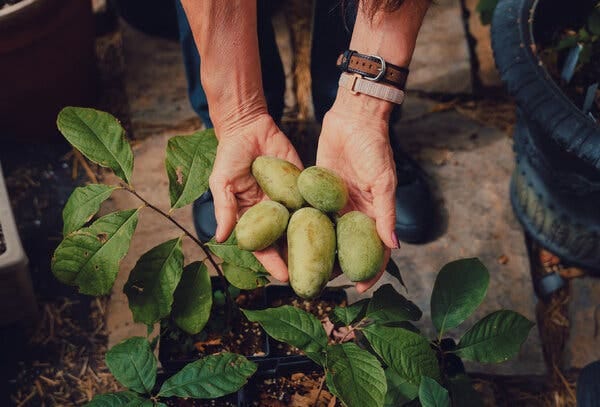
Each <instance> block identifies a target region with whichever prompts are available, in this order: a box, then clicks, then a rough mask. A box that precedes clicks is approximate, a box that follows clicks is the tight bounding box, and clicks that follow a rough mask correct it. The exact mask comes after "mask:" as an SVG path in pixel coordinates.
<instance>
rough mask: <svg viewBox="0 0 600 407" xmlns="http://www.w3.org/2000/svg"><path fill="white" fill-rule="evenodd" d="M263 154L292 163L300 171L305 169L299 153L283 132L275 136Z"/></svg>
mask: <svg viewBox="0 0 600 407" xmlns="http://www.w3.org/2000/svg"><path fill="white" fill-rule="evenodd" d="M263 153H265V154H267V155H273V156H275V157H278V158H281V159H284V160H286V161H289V162H291V163H292V164H294V165H295V166H296V167H298V168H299V169H301V170H302V169H304V164H302V160H300V156H299V155H298V152H297V151H296V149H295V148H294V146H293V145H292V143H290V141H289V139H288V138H287V137H286V135H285V134H283V132H281V131H279V133H277V134H276V135H275V136H274V139H273V140H271V142H269V143H267V144H266V146H265V151H263Z"/></svg>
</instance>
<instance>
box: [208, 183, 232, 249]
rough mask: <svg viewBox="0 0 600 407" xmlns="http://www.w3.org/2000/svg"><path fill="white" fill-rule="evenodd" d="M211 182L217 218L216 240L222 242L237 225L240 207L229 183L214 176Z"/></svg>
mask: <svg viewBox="0 0 600 407" xmlns="http://www.w3.org/2000/svg"><path fill="white" fill-rule="evenodd" d="M209 183H210V190H211V192H212V195H213V199H214V203H215V218H216V220H217V231H216V233H215V240H216V241H217V242H218V243H222V242H224V241H225V240H227V238H228V237H229V235H230V234H231V231H232V230H233V228H234V227H235V222H236V219H237V209H238V205H237V200H236V198H235V195H234V193H233V191H232V190H231V185H230V184H229V183H227V182H223V181H221V180H217V179H214V178H211V179H210V182H209Z"/></svg>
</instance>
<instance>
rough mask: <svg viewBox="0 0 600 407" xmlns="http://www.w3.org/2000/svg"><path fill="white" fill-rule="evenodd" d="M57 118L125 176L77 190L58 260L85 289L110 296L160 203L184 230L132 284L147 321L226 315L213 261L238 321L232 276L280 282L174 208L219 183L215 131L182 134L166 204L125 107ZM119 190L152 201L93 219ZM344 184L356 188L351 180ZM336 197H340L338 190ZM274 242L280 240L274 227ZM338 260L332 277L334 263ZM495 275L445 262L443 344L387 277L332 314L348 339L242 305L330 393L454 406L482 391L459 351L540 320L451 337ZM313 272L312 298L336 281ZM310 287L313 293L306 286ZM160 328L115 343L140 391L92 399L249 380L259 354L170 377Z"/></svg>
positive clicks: (351, 402) (194, 394)
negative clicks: (131, 135) (216, 294)
mask: <svg viewBox="0 0 600 407" xmlns="http://www.w3.org/2000/svg"><path fill="white" fill-rule="evenodd" d="M58 127H59V129H60V131H61V132H62V133H63V135H64V136H65V138H66V139H67V140H68V141H69V142H70V143H71V144H72V145H73V146H74V147H75V148H77V149H78V150H79V151H81V153H82V154H83V155H85V156H86V157H87V158H88V159H90V160H91V161H93V162H95V163H97V164H99V165H101V166H104V167H108V168H110V169H112V170H113V171H114V173H115V174H116V175H117V176H118V177H119V178H120V179H121V180H122V183H121V184H120V185H102V184H91V185H87V186H84V187H80V188H77V189H76V190H75V191H74V192H73V193H72V195H71V197H70V198H69V200H68V201H67V203H66V205H65V208H64V211H63V221H64V229H63V233H64V238H63V240H62V242H61V243H60V244H59V246H58V247H57V249H56V250H55V252H54V255H53V258H52V272H53V273H54V275H55V276H56V278H58V279H59V280H60V281H62V282H64V283H65V284H69V285H73V286H76V287H78V289H79V291H80V292H81V293H83V294H88V295H96V296H98V295H107V294H109V293H110V291H111V289H112V286H113V284H114V282H115V279H116V276H117V274H118V272H119V264H120V261H121V259H122V258H123V257H124V256H125V255H126V254H127V252H128V250H129V245H130V242H131V239H132V236H133V234H134V233H135V229H136V226H137V223H138V215H139V213H140V212H141V211H143V210H152V211H156V212H158V213H159V214H161V215H162V216H163V217H165V218H166V219H167V220H169V221H170V222H172V223H174V224H175V225H176V226H177V227H178V228H179V229H180V230H181V232H182V234H181V235H180V236H175V237H173V238H172V239H170V240H167V241H166V242H164V243H161V244H159V245H157V246H156V247H154V248H152V249H150V250H149V251H148V252H146V253H145V254H143V255H142V256H141V257H140V258H139V260H138V261H137V263H136V265H135V266H134V268H133V269H132V270H131V272H130V274H129V278H128V281H127V283H126V284H125V287H124V292H125V294H126V295H127V298H128V301H129V308H130V309H131V312H132V314H133V318H134V321H136V322H140V323H143V324H145V325H147V326H148V328H149V334H150V331H151V329H150V328H151V327H153V326H154V325H155V324H156V323H159V322H163V323H164V322H165V321H168V323H172V324H174V325H176V326H177V327H178V329H180V330H182V331H184V332H187V333H188V334H197V333H199V332H201V331H202V330H203V329H205V327H206V325H207V323H208V322H209V321H210V320H211V318H213V317H214V315H211V310H213V309H214V307H213V290H212V284H211V279H210V278H209V275H208V268H207V264H206V263H208V264H209V265H211V266H212V267H213V268H214V269H215V270H216V271H217V273H218V275H219V278H220V279H221V282H222V284H223V287H225V289H223V290H222V293H223V297H224V298H223V301H224V303H225V305H226V311H225V312H226V316H225V319H226V321H229V316H230V315H231V314H230V313H231V312H232V311H233V310H234V307H235V305H234V304H233V301H234V299H233V295H232V290H231V289H229V286H230V285H233V286H235V287H237V288H241V289H245V290H249V289H253V288H257V287H261V286H264V285H265V284H267V282H268V280H267V279H266V270H265V269H264V268H263V267H262V265H261V264H260V263H259V262H258V260H257V259H256V257H255V256H254V255H253V254H252V253H251V252H249V251H246V250H242V249H240V248H239V247H238V244H237V241H236V237H235V236H234V235H232V237H230V239H229V240H228V241H226V242H224V243H223V244H217V243H216V242H214V241H211V242H208V243H205V244H203V243H202V242H200V241H199V240H198V239H197V238H196V237H195V236H194V235H193V234H192V233H191V232H189V231H187V230H186V229H185V228H184V227H183V226H181V225H180V224H179V223H177V221H176V220H175V219H173V218H172V217H171V215H170V213H171V212H172V211H174V210H177V209H178V208H182V207H184V206H186V205H189V204H191V203H192V202H193V201H194V200H195V199H196V198H198V197H199V196H200V195H202V194H203V193H205V192H206V190H207V189H208V177H209V174H210V172H211V171H212V165H213V162H214V158H215V154H216V146H217V139H216V138H215V135H214V132H213V131H212V130H205V131H201V132H198V133H195V134H192V135H189V136H176V137H173V138H171V139H170V140H169V142H168V145H167V153H166V159H165V166H166V171H167V175H168V179H169V193H170V202H171V210H170V211H169V213H166V212H164V211H162V210H161V209H159V208H157V207H156V206H155V205H153V204H152V203H151V202H148V201H147V200H146V199H145V198H144V197H143V196H141V195H140V194H139V193H138V192H137V191H136V190H135V189H134V188H133V186H132V184H131V176H132V172H133V152H132V149H131V146H130V145H129V143H128V142H127V141H126V139H125V137H124V130H123V128H122V127H121V125H120V124H119V122H118V121H117V120H116V119H115V118H114V117H113V116H111V115H110V114H108V113H105V112H100V111H98V110H94V109H85V108H74V107H68V108H65V109H63V110H62V111H61V113H60V114H59V117H58ZM336 182H337V181H336ZM117 189H120V190H125V191H127V192H128V193H130V194H132V195H134V196H136V197H137V198H138V199H139V200H140V202H141V203H142V205H140V206H139V207H137V208H133V209H129V210H122V211H117V212H113V213H110V214H108V215H104V216H102V217H99V218H98V219H96V220H94V221H92V218H93V217H94V216H95V215H96V213H97V212H98V211H99V208H100V206H101V204H102V203H103V202H104V201H105V200H106V199H108V198H109V197H110V195H111V194H112V192H113V191H115V190H117ZM340 191H342V192H343V188H342V186H340ZM342 196H343V194H342ZM335 198H336V202H337V201H338V198H339V196H336V197H335ZM340 202H341V201H340ZM340 205H341V206H343V205H342V204H341V203H339V202H338V204H337V206H340ZM304 209H309V210H311V211H312V212H314V213H315V214H316V215H317V217H318V218H319V222H320V223H325V224H327V227H328V228H330V229H331V231H332V233H333V228H334V226H333V224H332V222H330V221H329V220H328V219H329V218H328V215H326V214H325V213H324V212H320V211H319V210H318V209H315V208H302V209H299V211H302V210H304ZM278 210H279V209H278ZM325 210H329V209H327V208H324V209H323V211H325ZM296 213H298V212H296ZM321 220H322V222H321ZM328 222H329V223H328ZM361 222H362V221H361ZM330 223H331V224H330ZM367 226H369V225H368V224H367V223H363V224H362V227H364V229H365V230H366V232H365V233H366V236H367V238H369V239H373V242H371V243H372V245H373V246H374V247H376V248H377V245H376V243H377V241H375V240H374V238H373V236H372V233H371V229H370V227H367ZM280 229H281V228H280ZM296 233H297V231H296ZM296 238H297V239H299V237H298V236H296ZM183 239H190V240H192V241H193V242H194V243H196V244H197V245H198V246H199V247H200V248H201V250H203V251H204V253H205V255H206V258H205V259H204V260H203V261H194V262H191V263H189V264H187V265H185V264H184V261H185V260H184V253H183V249H182V241H183ZM268 241H269V242H270V243H269V244H271V243H273V241H274V238H273V236H269V239H268ZM265 244H266V243H265ZM333 246H335V242H334V244H333ZM325 247H326V249H327V250H328V252H327V253H325V254H326V256H327V258H328V259H329V258H330V257H334V256H335V253H334V252H332V253H330V252H329V250H330V249H331V247H329V246H328V245H326V246H325ZM377 250H379V249H377ZM209 251H210V252H212V253H213V254H215V255H216V256H218V257H220V258H221V259H222V263H220V264H217V262H215V260H214V259H213V258H212V257H211V254H210V253H209ZM298 253H300V254H301V253H302V252H301V251H299V252H298ZM380 254H381V253H379V251H378V252H377V253H376V255H377V256H379V255H380ZM301 260H302V259H301V257H297V259H296V261H298V262H299V264H300V266H301V267H307V266H306V265H305V264H302V262H301ZM309 266H310V267H312V264H311V265H309ZM367 266H368V270H367V271H369V272H372V271H373V270H371V269H376V267H375V266H373V265H371V264H368V265H367ZM342 268H343V265H342ZM388 268H389V269H390V270H391V272H392V274H393V275H394V276H395V277H397V278H398V279H399V280H400V281H401V277H400V274H399V271H398V270H396V269H394V267H392V266H390V267H388ZM313 269H314V268H313ZM317 271H318V270H317ZM325 271H326V273H325V272H324V274H327V277H329V276H330V275H331V270H325ZM375 271H376V270H375ZM320 277H322V276H320ZM488 280H489V276H488V272H487V270H486V269H485V267H484V266H483V265H482V264H481V263H480V262H479V261H478V260H476V259H467V260H461V261H456V262H453V263H450V264H448V265H446V266H445V267H444V268H443V269H442V271H441V272H440V274H439V275H438V278H437V280H436V284H435V287H434V290H433V294H432V302H431V305H432V318H433V322H434V325H435V326H436V328H437V329H438V332H439V336H438V338H436V339H434V340H432V341H429V340H427V339H426V338H424V337H423V336H421V335H420V334H419V333H418V329H417V328H416V327H415V325H413V323H412V322H415V321H417V320H419V319H420V318H421V311H420V310H419V308H417V307H416V306H415V305H414V304H413V303H412V302H410V301H408V300H407V299H406V298H404V297H403V296H402V295H400V294H399V293H397V292H396V291H395V290H394V289H393V288H392V286H391V285H386V286H383V287H381V288H380V289H379V290H378V291H377V292H376V293H375V295H374V296H373V298H372V299H370V300H363V301H360V302H359V303H356V304H354V305H352V306H350V307H336V308H334V310H333V312H332V314H331V315H330V319H331V320H333V321H335V322H336V323H337V325H338V326H339V327H345V328H346V334H345V335H343V337H340V338H339V339H338V340H337V341H336V342H335V343H328V339H327V335H326V333H325V330H324V328H323V326H322V324H321V322H320V321H319V320H318V319H317V318H316V317H315V316H313V315H311V314H309V313H307V312H305V311H302V310H300V309H298V308H295V307H293V306H282V307H278V308H269V309H265V310H260V311H258V310H251V309H243V310H242V312H243V313H244V314H245V316H246V317H247V319H248V320H249V321H251V322H255V323H259V324H260V325H262V326H263V328H264V329H265V331H266V332H267V333H268V334H269V335H271V336H272V337H273V338H275V339H277V340H279V341H283V342H286V343H288V344H290V345H292V346H295V347H297V348H299V349H301V350H302V351H303V352H304V353H305V354H306V355H307V356H308V357H309V358H310V359H312V360H313V361H314V362H316V363H317V364H319V365H321V366H322V367H323V368H324V369H325V372H326V382H327V386H328V388H329V390H330V391H331V392H332V393H333V394H334V395H336V396H337V397H338V398H339V400H341V401H342V402H343V403H344V404H345V405H347V406H361V407H362V406H383V405H386V404H387V405H399V404H401V403H403V402H404V401H410V400H413V399H415V398H416V397H417V396H418V398H419V399H420V402H421V404H422V405H424V406H426V407H427V406H439V405H449V403H450V398H453V399H455V400H459V399H460V397H463V396H464V394H465V392H466V393H469V392H470V393H472V388H471V387H470V385H469V384H468V378H467V377H466V376H465V375H464V369H463V368H462V363H461V361H460V359H459V357H462V358H464V359H468V360H475V361H479V362H499V361H503V360H506V359H507V358H509V357H510V356H512V355H514V354H515V353H516V352H517V351H518V350H519V348H520V345H521V344H522V342H523V341H524V340H525V338H526V337H527V334H528V332H529V330H530V328H531V326H532V323H531V322H529V321H528V320H527V319H525V318H524V317H522V316H521V315H519V314H517V313H515V312H512V311H498V312H495V313H492V314H490V315H488V316H487V317H485V318H484V319H482V320H481V321H479V322H477V323H476V324H475V325H474V326H473V327H472V328H471V329H470V330H468V331H467V332H466V333H465V334H464V335H463V336H462V338H461V339H460V341H459V343H458V344H455V343H454V341H452V340H451V339H447V338H444V334H445V332H446V331H447V330H448V329H451V328H454V327H456V326H458V325H459V324H460V323H462V322H463V321H464V320H465V319H467V318H468V317H469V315H470V314H471V313H472V312H473V311H474V310H475V309H476V308H477V307H478V306H479V304H480V303H481V301H482V300H483V298H484V296H485V293H486V290H487V284H488ZM309 283H310V282H309ZM309 283H307V284H305V285H300V286H298V285H296V286H295V287H294V285H293V284H292V287H293V288H294V289H295V290H299V291H300V293H301V294H304V293H307V292H308V293H307V294H306V297H311V298H313V297H314V296H315V295H316V294H318V293H319V292H320V290H321V288H322V286H323V285H324V284H323V283H322V282H321V281H320V280H319V281H317V282H316V283H310V284H309ZM306 286H308V291H305V290H304V288H306ZM233 291H234V292H235V290H233ZM218 318H219V317H217V318H215V319H218ZM149 334H148V335H149ZM156 339H157V338H154V339H153V340H150V339H149V338H147V337H146V338H144V337H134V338H129V339H126V340H125V341H123V342H121V343H119V344H117V345H115V346H114V347H113V348H111V349H110V350H109V351H108V352H107V355H106V364H107V366H108V368H109V369H110V371H111V373H112V374H113V375H114V376H115V378H116V379H117V380H118V381H119V382H120V383H121V384H122V385H123V386H124V387H126V388H127V389H128V390H126V391H124V392H120V393H113V394H105V395H98V396H96V397H95V398H94V399H93V400H92V401H91V402H90V405H91V406H105V405H110V406H125V405H143V406H146V405H147V406H152V405H155V406H162V405H164V404H163V401H164V400H165V399H167V398H170V397H181V398H201V399H212V398H218V397H221V396H224V395H227V394H230V393H232V392H235V391H237V390H239V389H240V388H241V387H242V386H244V385H245V384H246V383H247V380H248V378H249V377H250V376H252V375H253V374H254V373H255V371H256V369H257V366H256V364H255V363H254V362H252V361H249V360H248V359H247V358H246V357H244V356H242V355H238V354H235V353H232V352H227V351H224V352H220V353H216V354H211V355H207V356H206V357H203V358H201V359H199V360H196V361H194V362H191V363H189V364H187V365H186V366H185V367H183V368H182V369H181V370H180V371H179V372H177V373H175V374H173V375H171V376H170V377H169V378H167V379H166V381H165V382H164V383H162V384H161V385H160V386H159V385H157V383H156V371H157V369H156V365H157V361H156V359H155V356H154V353H153V347H154V346H155V344H156ZM350 339H352V341H349V340H350ZM365 348H366V349H365ZM367 349H368V350H367ZM444 386H445V387H447V388H448V389H449V390H450V393H448V390H446V389H445V388H444ZM457 389H460V390H457ZM469 397H473V396H469ZM459 405H460V404H459Z"/></svg>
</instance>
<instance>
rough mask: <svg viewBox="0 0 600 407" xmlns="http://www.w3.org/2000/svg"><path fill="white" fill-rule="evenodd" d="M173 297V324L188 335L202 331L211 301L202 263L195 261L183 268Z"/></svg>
mask: <svg viewBox="0 0 600 407" xmlns="http://www.w3.org/2000/svg"><path fill="white" fill-rule="evenodd" d="M174 298H175V300H174V302H173V311H172V312H171V316H172V317H173V320H174V321H175V324H176V325H177V326H178V327H179V328H181V329H182V330H184V331H185V332H187V333H189V334H190V335H194V334H197V333H198V332H200V331H202V329H204V326H205V325H206V323H207V322H208V319H209V318H210V309H211V307H212V302H213V301H212V285H211V282H210V276H209V275H208V269H207V268H206V266H205V265H204V263H202V262H199V261H197V262H194V263H191V264H189V265H187V266H186V267H185V269H183V275H182V276H181V280H180V281H179V285H178V286H177V289H176V290H175V295H174Z"/></svg>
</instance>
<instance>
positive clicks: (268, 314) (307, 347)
mask: <svg viewBox="0 0 600 407" xmlns="http://www.w3.org/2000/svg"><path fill="white" fill-rule="evenodd" d="M242 311H243V312H244V315H246V318H248V319H249V320H250V321H252V322H258V323H259V324H260V325H261V326H262V327H263V329H264V330H265V331H266V332H267V333H268V334H269V335H270V336H271V337H273V338H274V339H276V340H278V341H281V342H285V343H287V344H290V345H292V346H295V347H297V348H298V349H301V350H303V351H304V353H306V356H308V357H309V358H311V359H312V360H314V361H315V362H316V363H318V364H320V365H322V364H323V358H322V356H321V354H322V352H323V350H324V349H325V347H326V346H327V334H326V333H325V329H323V325H321V321H319V320H318V319H317V318H316V317H315V316H314V315H312V314H309V313H308V312H305V311H303V310H301V309H298V308H296V307H292V306H291V305H283V306H281V307H277V308H268V309H265V310H257V311H252V310H242Z"/></svg>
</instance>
